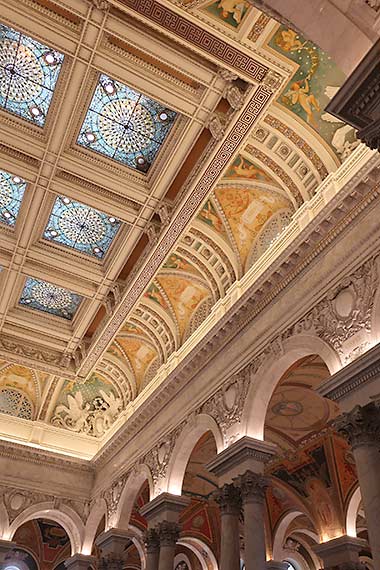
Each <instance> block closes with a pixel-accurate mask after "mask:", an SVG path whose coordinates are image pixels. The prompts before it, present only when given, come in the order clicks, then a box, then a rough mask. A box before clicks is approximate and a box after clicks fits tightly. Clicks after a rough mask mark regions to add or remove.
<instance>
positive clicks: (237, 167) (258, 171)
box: [227, 156, 272, 182]
mask: <svg viewBox="0 0 380 570" xmlns="http://www.w3.org/2000/svg"><path fill="white" fill-rule="evenodd" d="M231 175H232V176H231ZM227 176H228V177H232V178H235V177H236V178H249V179H251V180H258V179H261V180H263V181H265V182H272V179H271V178H270V176H268V175H267V174H266V173H265V172H264V171H263V170H262V168H258V167H257V166H255V165H254V164H252V163H251V162H248V160H245V159H244V158H243V157H242V156H239V157H238V159H237V160H236V161H235V162H234V164H233V165H232V166H231V168H230V172H229V173H228V174H227Z"/></svg>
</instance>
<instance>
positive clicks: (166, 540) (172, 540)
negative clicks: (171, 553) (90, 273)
mask: <svg viewBox="0 0 380 570" xmlns="http://www.w3.org/2000/svg"><path fill="white" fill-rule="evenodd" d="M156 528H157V533H158V536H159V539H160V547H162V546H175V545H176V542H177V540H178V539H179V531H180V528H179V525H178V524H177V523H176V522H173V521H162V522H160V523H158V525H157V527H156Z"/></svg>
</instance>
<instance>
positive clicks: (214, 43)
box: [122, 0, 268, 83]
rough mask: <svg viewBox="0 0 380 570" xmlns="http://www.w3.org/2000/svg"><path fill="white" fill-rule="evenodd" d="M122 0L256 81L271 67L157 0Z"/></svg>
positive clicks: (155, 22) (209, 54) (260, 79)
mask: <svg viewBox="0 0 380 570" xmlns="http://www.w3.org/2000/svg"><path fill="white" fill-rule="evenodd" d="M122 3H123V4H125V5H126V6H128V7H129V8H131V9H132V10H134V11H135V12H138V13H139V14H140V15H142V16H145V17H146V18H147V19H148V20H151V21H152V22H154V24H155V25H159V26H160V27H162V28H164V29H166V30H168V31H170V33H171V34H173V35H175V36H177V37H179V38H180V39H181V40H184V41H186V42H188V43H190V44H192V45H193V46H194V47H196V48H197V49H199V50H201V51H203V52H204V53H205V54H206V55H207V56H209V57H211V58H215V59H217V60H218V61H220V62H221V63H222V64H226V65H228V66H229V67H230V68H231V67H232V68H233V69H235V70H236V72H237V73H239V72H240V73H243V74H245V75H246V76H247V77H249V78H250V80H251V81H253V82H258V83H260V82H261V81H262V80H263V79H264V77H265V76H266V74H267V73H268V67H266V66H265V65H263V64H262V63H260V62H259V61H257V60H255V59H254V58H253V57H250V56H249V55H247V53H245V52H242V51H240V50H239V49H238V48H236V47H235V46H233V45H232V44H231V43H229V42H227V41H224V40H223V39H222V38H221V37H220V36H216V35H214V34H212V33H210V32H209V31H207V30H204V29H203V28H201V27H200V26H197V24H195V23H194V22H192V21H191V20H188V19H187V18H185V17H184V16H182V15H181V14H178V13H177V12H174V11H173V10H170V8H167V7H166V6H164V5H163V4H160V3H159V2H158V1H157V0H151V1H150V2H145V1H144V0H122Z"/></svg>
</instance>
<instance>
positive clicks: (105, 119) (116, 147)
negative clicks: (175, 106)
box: [78, 74, 177, 172]
mask: <svg viewBox="0 0 380 570" xmlns="http://www.w3.org/2000/svg"><path fill="white" fill-rule="evenodd" d="M176 115H177V114H176V113H175V111H172V110H171V109H168V108H167V107H165V106H164V105H161V103H158V102H157V101H154V100H153V99H150V98H149V97H146V96H145V95H143V94H142V93H138V92H137V91H134V90H133V89H131V88H130V87H128V86H127V85H124V84H123V83H120V82H119V81H115V80H114V79H111V78H110V77H108V76H107V75H104V74H102V75H101V76H100V78H99V82H98V85H97V87H96V89H95V93H94V96H93V98H92V101H91V103H90V107H89V109H88V111H87V114H86V117H85V120H84V122H83V125H82V128H81V131H80V133H79V137H78V143H79V144H80V145H82V146H85V147H87V148H90V149H92V150H94V151H96V152H99V153H100V154H103V155H105V156H107V157H109V158H112V159H114V160H117V161H118V162H121V163H123V164H126V165H127V166H129V167H130V168H134V169H136V170H140V171H142V172H147V171H148V170H149V167H150V166H151V164H152V163H153V161H154V159H155V157H156V155H157V153H158V151H159V150H160V147H161V145H162V143H163V142H164V140H165V138H166V137H167V135H168V133H169V131H170V129H171V127H172V124H173V122H174V120H175V118H176Z"/></svg>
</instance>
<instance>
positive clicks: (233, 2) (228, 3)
mask: <svg viewBox="0 0 380 570" xmlns="http://www.w3.org/2000/svg"><path fill="white" fill-rule="evenodd" d="M218 8H220V9H221V10H222V13H221V15H222V18H224V19H227V18H228V17H229V15H230V14H231V15H232V18H233V19H234V21H235V22H236V24H240V22H241V20H242V17H243V16H244V13H245V12H246V10H247V8H248V2H246V1H245V0H243V1H241V0H220V1H219V4H218Z"/></svg>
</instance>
